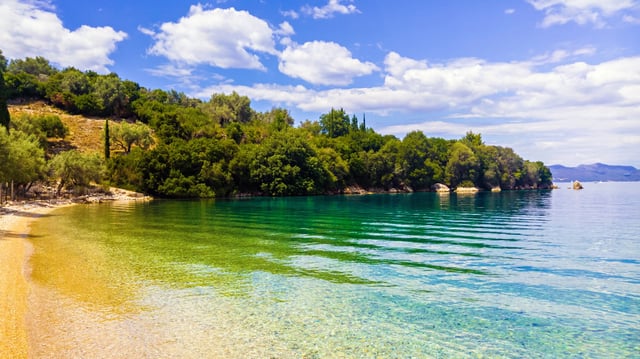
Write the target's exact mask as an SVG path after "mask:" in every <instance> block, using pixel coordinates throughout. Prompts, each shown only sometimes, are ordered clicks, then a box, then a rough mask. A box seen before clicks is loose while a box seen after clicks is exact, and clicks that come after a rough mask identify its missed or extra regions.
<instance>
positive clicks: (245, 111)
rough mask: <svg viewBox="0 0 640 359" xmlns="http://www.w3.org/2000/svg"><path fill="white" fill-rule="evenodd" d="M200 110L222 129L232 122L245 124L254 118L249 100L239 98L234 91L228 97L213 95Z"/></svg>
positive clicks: (244, 97) (243, 97)
mask: <svg viewBox="0 0 640 359" xmlns="http://www.w3.org/2000/svg"><path fill="white" fill-rule="evenodd" d="M202 108H203V110H204V112H205V113H207V114H209V115H210V116H211V117H212V118H213V120H214V121H215V122H216V123H218V124H219V125H220V126H223V127H224V126H226V125H227V124H229V123H231V122H234V121H237V122H240V123H247V122H249V121H251V119H252V118H253V116H254V111H253V109H252V108H251V100H250V99H249V98H248V97H247V96H240V95H239V94H238V93H237V92H235V91H233V92H232V93H231V94H230V95H226V94H213V95H212V96H211V99H210V100H209V102H208V103H205V104H203V105H202Z"/></svg>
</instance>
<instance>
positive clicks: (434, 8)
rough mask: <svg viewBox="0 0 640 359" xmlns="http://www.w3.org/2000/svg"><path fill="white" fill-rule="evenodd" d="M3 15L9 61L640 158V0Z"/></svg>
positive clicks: (606, 158)
mask: <svg viewBox="0 0 640 359" xmlns="http://www.w3.org/2000/svg"><path fill="white" fill-rule="evenodd" d="M0 18H2V19H3V20H2V22H1V23H0V49H2V51H3V53H4V55H5V56H6V57H8V58H24V57H27V56H31V57H33V56H44V57H46V58H48V59H49V60H51V61H52V62H53V63H54V64H55V65H56V66H58V67H61V68H63V67H67V66H74V67H76V68H78V69H81V70H88V69H91V70H95V71H98V72H100V73H108V72H116V73H117V74H118V75H120V77H121V78H123V79H129V80H133V81H136V82H138V83H140V84H141V85H142V86H144V87H148V88H162V89H165V90H169V89H175V90H178V91H182V92H185V93H186V94H188V95H189V96H193V97H199V98H202V99H205V100H206V99H208V98H209V97H210V96H211V94H213V93H220V92H226V93H229V92H231V91H237V92H238V93H240V94H241V95H247V96H249V97H250V98H251V99H252V105H253V107H254V108H256V109H257V110H260V111H265V110H268V109H270V108H272V107H274V106H280V107H285V108H287V109H289V110H290V111H291V113H292V114H293V117H294V118H295V119H296V120H297V121H298V122H299V121H303V120H305V119H311V120H316V119H318V117H319V115H320V114H322V113H325V112H327V111H329V110H330V109H331V108H332V107H335V108H344V109H345V111H347V112H348V113H355V114H357V115H358V116H360V117H361V116H362V114H363V113H364V114H366V118H367V125H369V126H371V127H373V128H374V129H375V130H376V131H378V132H380V133H383V134H393V135H396V136H398V137H400V138H402V137H403V136H404V135H405V134H406V133H407V132H409V131H413V130H422V131H423V132H424V133H425V134H427V135H428V136H437V137H444V138H460V137H462V136H464V134H465V133H466V132H467V131H470V130H471V131H474V132H479V133H481V134H482V135H483V138H484V140H485V142H486V143H489V144H497V145H502V146H508V147H512V148H513V149H514V150H515V151H516V152H517V153H519V154H520V155H522V156H523V157H524V158H526V159H530V160H542V161H544V162H545V163H546V164H556V163H560V164H565V165H577V164H581V163H594V162H605V163H610V164H631V165H634V166H636V167H640V0H615V1H614V0H519V1H515V0H513V1H512V0H503V1H498V0H483V1H477V0H460V1H455V0H452V1H424V0H403V1H384V0H380V1H375V0H367V1H365V0H302V1H284V0H280V1H270V0H262V1H258V0H252V1H249V0H225V1H222V0H218V1H215V0H214V1H210V2H193V1H163V2H160V1H148V0H136V1H132V0H127V1H123V0H113V1H86V0H82V1H77V0H74V1H71V0H0Z"/></svg>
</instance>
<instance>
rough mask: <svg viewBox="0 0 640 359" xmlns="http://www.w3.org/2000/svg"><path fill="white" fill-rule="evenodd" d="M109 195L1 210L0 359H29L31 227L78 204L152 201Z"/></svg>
mask: <svg viewBox="0 0 640 359" xmlns="http://www.w3.org/2000/svg"><path fill="white" fill-rule="evenodd" d="M111 191H112V192H110V193H109V194H102V195H97V196H86V197H82V198H74V199H73V200H60V201H30V202H14V203H9V204H7V203H5V204H4V205H3V206H2V207H0V358H12V359H14V358H27V357H28V355H29V353H28V339H29V336H28V335H29V333H28V330H29V327H28V323H27V314H28V310H27V306H28V299H29V291H30V286H29V274H28V273H27V272H26V270H27V266H26V264H27V261H28V258H29V255H30V250H31V245H30V243H29V240H28V238H29V233H30V226H31V224H32V223H33V221H35V220H37V219H38V218H40V217H42V216H45V215H47V214H48V213H50V212H51V211H53V210H55V209H57V208H61V207H65V206H72V205H74V204H76V203H99V202H103V201H130V200H138V201H139V200H143V201H146V200H149V199H150V198H149V197H145V196H144V195H141V194H138V193H135V192H131V191H126V190H122V189H115V188H112V189H111Z"/></svg>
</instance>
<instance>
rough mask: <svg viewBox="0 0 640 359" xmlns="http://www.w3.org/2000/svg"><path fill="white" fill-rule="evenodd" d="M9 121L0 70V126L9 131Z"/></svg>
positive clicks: (2, 76)
mask: <svg viewBox="0 0 640 359" xmlns="http://www.w3.org/2000/svg"><path fill="white" fill-rule="evenodd" d="M0 55H1V53H0ZM10 120H11V116H10V115H9V108H8V107H7V89H6V87H5V85H4V74H3V72H2V70H1V69H0V125H1V126H4V127H5V128H6V129H7V131H9V122H10Z"/></svg>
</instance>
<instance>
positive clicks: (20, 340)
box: [0, 202, 71, 358]
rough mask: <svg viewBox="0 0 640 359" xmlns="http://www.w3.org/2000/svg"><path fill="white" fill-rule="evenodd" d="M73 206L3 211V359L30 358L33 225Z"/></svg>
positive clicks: (0, 227) (0, 229) (34, 206)
mask: <svg viewBox="0 0 640 359" xmlns="http://www.w3.org/2000/svg"><path fill="white" fill-rule="evenodd" d="M69 205H71V203H69V202H60V203H55V204H50V203H46V202H32V203H28V204H13V205H9V206H5V207H0V313H2V315H1V316H0V358H27V354H28V353H27V349H28V347H27V329H26V324H25V314H26V311H27V297H28V283H27V277H26V275H25V264H26V261H27V255H28V248H29V247H28V241H27V238H28V235H29V228H30V225H31V223H32V222H33V221H34V220H36V219H37V218H39V217H41V216H43V215H46V214H47V213H49V212H51V211H52V210H54V209H56V208H60V207H61V206H69Z"/></svg>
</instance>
